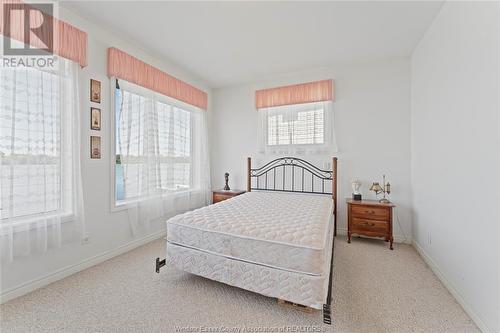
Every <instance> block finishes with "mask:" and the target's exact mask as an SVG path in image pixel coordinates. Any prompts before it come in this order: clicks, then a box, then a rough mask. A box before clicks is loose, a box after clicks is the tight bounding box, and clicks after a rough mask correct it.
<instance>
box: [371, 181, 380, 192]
mask: <svg viewBox="0 0 500 333" xmlns="http://www.w3.org/2000/svg"><path fill="white" fill-rule="evenodd" d="M370 191H375V192H380V191H382V187H381V186H380V184H379V183H375V182H374V183H373V184H372V187H370Z"/></svg>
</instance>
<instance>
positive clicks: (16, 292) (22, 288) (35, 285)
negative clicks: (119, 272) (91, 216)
mask: <svg viewBox="0 0 500 333" xmlns="http://www.w3.org/2000/svg"><path fill="white" fill-rule="evenodd" d="M165 232H166V231H165V229H162V230H159V231H157V232H155V233H153V234H151V235H148V236H145V237H142V238H138V239H134V240H133V241H131V242H129V243H127V244H123V245H121V246H119V247H117V248H116V249H113V250H110V251H106V252H104V253H101V254H99V255H96V256H94V257H91V258H89V259H86V260H83V261H81V262H79V263H76V264H73V265H69V266H66V267H64V268H61V269H58V270H57V271H55V272H52V273H50V274H47V275H45V276H43V277H41V278H38V279H34V280H31V281H28V282H26V283H23V284H21V285H19V286H17V287H14V288H12V289H10V290H7V291H5V292H2V294H1V295H0V304H3V303H5V302H8V301H10V300H12V299H14V298H17V297H19V296H23V295H25V294H27V293H30V292H32V291H34V290H36V289H39V288H42V287H45V286H46V285H48V284H51V283H53V282H56V281H58V280H61V279H64V278H65V277H68V276H70V275H73V274H75V273H78V272H80V271H83V270H84V269H87V268H89V267H92V266H95V265H97V264H100V263H102V262H104V261H106V260H109V259H111V258H113V257H116V256H118V255H120V254H123V253H125V252H128V251H130V250H133V249H135V248H137V247H139V246H141V245H144V244H147V243H149V242H151V241H154V240H156V239H158V238H161V237H162V236H164V235H165ZM153 269H154V265H153V261H151V270H153Z"/></svg>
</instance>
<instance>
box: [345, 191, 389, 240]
mask: <svg viewBox="0 0 500 333" xmlns="http://www.w3.org/2000/svg"><path fill="white" fill-rule="evenodd" d="M346 202H347V221H348V226H347V242H348V243H350V242H351V235H352V234H357V235H360V236H369V237H383V238H384V239H385V241H386V242H390V246H389V248H390V249H391V250H392V242H393V239H392V207H395V205H394V204H393V203H380V202H378V201H375V200H352V199H347V200H346Z"/></svg>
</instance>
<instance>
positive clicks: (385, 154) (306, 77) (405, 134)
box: [211, 58, 411, 241]
mask: <svg viewBox="0 0 500 333" xmlns="http://www.w3.org/2000/svg"><path fill="white" fill-rule="evenodd" d="M328 78H332V79H334V80H335V101H334V102H333V112H334V116H335V124H336V137H337V144H338V147H339V152H338V153H337V154H336V155H337V156H338V157H339V161H338V169H339V213H338V217H339V228H340V229H344V230H345V229H347V227H346V209H345V200H344V198H346V197H349V196H350V195H351V192H352V190H351V185H350V182H351V180H352V179H353V178H359V179H360V180H361V181H362V182H363V185H362V188H361V190H362V193H363V195H364V197H365V198H374V195H373V192H369V190H368V189H369V186H370V185H371V182H373V181H382V179H381V178H382V174H383V173H385V174H386V175H387V176H388V180H389V181H390V182H391V185H392V190H393V194H392V195H391V199H392V200H393V201H394V202H395V203H396V205H397V206H398V207H397V209H396V213H397V216H399V219H400V221H401V226H402V228H403V230H404V232H403V231H402V230H401V228H400V227H399V226H398V222H397V219H395V221H394V229H395V230H394V234H395V239H396V241H398V240H399V241H401V240H403V239H404V237H403V234H405V235H406V237H407V241H410V239H411V212H410V202H411V199H410V192H411V191H410V63H409V59H400V58H398V59H392V60H387V61H383V62H374V63H367V64H339V65H336V66H332V67H328V68H320V69H316V70H312V71H307V72H301V73H294V74H290V75H287V76H283V77H274V78H269V79H267V80H265V81H263V82H259V83H254V84H248V85H242V86H235V87H227V88H221V89H216V90H214V91H213V109H214V113H213V115H212V116H213V117H212V124H211V129H212V130H211V143H212V148H211V149H212V151H211V159H212V162H211V164H212V187H213V188H222V187H223V184H224V172H226V171H228V172H229V173H230V186H231V187H232V188H240V189H246V157H248V156H250V157H252V158H254V159H256V161H255V162H257V163H258V162H259V161H260V162H264V161H269V160H270V159H271V158H272V157H271V156H262V155H259V154H258V153H257V152H258V143H257V142H258V140H257V111H256V110H255V103H254V94H255V90H256V89H261V88H267V87H274V86H282V85H287V84H294V83H301V82H309V81H314V80H319V79H328ZM307 159H308V160H312V161H316V162H317V163H318V165H319V166H320V167H323V163H324V162H329V161H331V156H307ZM255 162H254V163H255Z"/></svg>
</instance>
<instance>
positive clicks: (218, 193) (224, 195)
mask: <svg viewBox="0 0 500 333" xmlns="http://www.w3.org/2000/svg"><path fill="white" fill-rule="evenodd" d="M245 192H246V191H241V190H229V191H225V190H215V191H212V202H213V203H217V202H219V201H224V200H227V199H230V198H232V197H235V196H237V195H240V194H243V193H245Z"/></svg>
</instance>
